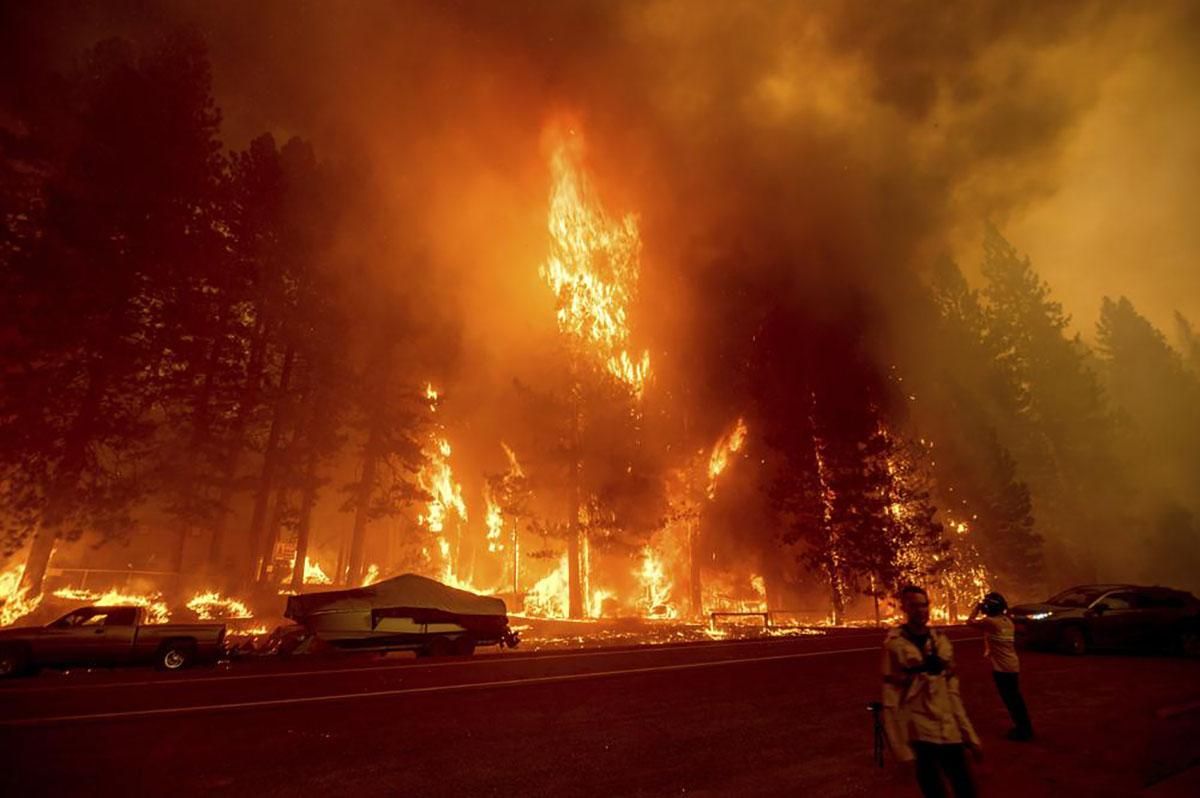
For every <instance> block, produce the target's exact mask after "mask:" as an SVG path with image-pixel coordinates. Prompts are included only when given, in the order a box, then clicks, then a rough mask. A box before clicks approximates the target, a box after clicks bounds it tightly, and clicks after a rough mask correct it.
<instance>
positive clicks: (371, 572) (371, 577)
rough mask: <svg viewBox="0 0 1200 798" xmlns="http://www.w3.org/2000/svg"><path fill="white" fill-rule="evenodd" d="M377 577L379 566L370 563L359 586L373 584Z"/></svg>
mask: <svg viewBox="0 0 1200 798" xmlns="http://www.w3.org/2000/svg"><path fill="white" fill-rule="evenodd" d="M378 579H379V566H378V565H376V564H375V563H371V564H370V565H368V566H367V573H366V575H364V576H363V580H362V585H361V587H366V586H367V585H373V584H375V582H376V581H377V580H378Z"/></svg>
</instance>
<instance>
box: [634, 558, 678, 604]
mask: <svg viewBox="0 0 1200 798" xmlns="http://www.w3.org/2000/svg"><path fill="white" fill-rule="evenodd" d="M637 578H638V584H639V585H640V586H641V595H640V596H639V598H638V605H639V607H641V608H642V610H643V611H644V612H645V613H646V615H648V616H651V617H655V618H675V617H678V615H679V611H678V610H677V609H676V607H675V606H674V605H673V604H671V603H670V601H671V588H672V587H673V585H672V583H671V579H670V577H669V576H668V575H667V570H666V567H665V566H664V565H663V561H662V558H661V557H660V556H659V555H658V553H657V552H655V551H654V550H653V549H652V548H650V547H649V546H647V547H646V548H644V549H643V550H642V567H641V569H640V570H639V571H638V572H637Z"/></svg>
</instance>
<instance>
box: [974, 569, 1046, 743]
mask: <svg viewBox="0 0 1200 798" xmlns="http://www.w3.org/2000/svg"><path fill="white" fill-rule="evenodd" d="M1007 612H1008V602H1007V601H1006V600H1005V599H1004V596H1002V595H1000V594H999V593H988V594H987V595H986V596H984V597H983V601H981V602H979V604H978V605H977V606H976V607H975V609H974V610H972V611H971V617H969V618H967V623H968V624H969V625H971V626H974V627H975V628H976V629H979V630H980V631H982V632H983V645H984V654H985V655H986V656H987V657H988V659H990V660H991V661H992V679H994V680H995V682H996V690H997V691H998V692H999V693H1000V700H1001V701H1003V702H1004V706H1005V707H1006V708H1007V709H1008V714H1009V717H1011V718H1012V721H1013V728H1012V729H1010V730H1009V732H1008V734H1007V735H1005V736H1006V737H1008V739H1010V740H1016V741H1017V742H1025V741H1026V740H1032V739H1033V724H1032V723H1030V721H1029V709H1028V708H1027V707H1026V706H1025V698H1024V697H1023V696H1022V695H1021V686H1020V673H1021V661H1020V660H1019V659H1018V658H1017V647H1016V639H1015V637H1014V636H1013V622H1012V619H1011V618H1009V617H1008V615H1007ZM981 616H982V617H981Z"/></svg>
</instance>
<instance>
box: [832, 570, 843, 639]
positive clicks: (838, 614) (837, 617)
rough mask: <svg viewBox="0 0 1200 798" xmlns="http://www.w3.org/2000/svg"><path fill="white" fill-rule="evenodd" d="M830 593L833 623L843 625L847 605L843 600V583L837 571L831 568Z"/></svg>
mask: <svg viewBox="0 0 1200 798" xmlns="http://www.w3.org/2000/svg"><path fill="white" fill-rule="evenodd" d="M829 595H830V599H831V602H830V603H831V604H832V606H833V625H834V626H841V625H842V618H843V616H844V615H845V613H846V606H845V604H844V603H843V602H842V585H841V580H840V579H838V575H837V571H835V570H831V571H830V573H829Z"/></svg>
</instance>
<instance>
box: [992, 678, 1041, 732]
mask: <svg viewBox="0 0 1200 798" xmlns="http://www.w3.org/2000/svg"><path fill="white" fill-rule="evenodd" d="M992 678H993V679H995V680H996V689H997V690H999V691H1000V698H1001V700H1003V701H1004V706H1006V707H1008V714H1009V717H1011V718H1012V721H1013V725H1014V726H1016V727H1017V731H1018V732H1019V733H1021V734H1033V725H1032V724H1031V723H1030V722H1029V710H1028V709H1026V707H1025V699H1024V698H1023V697H1022V696H1021V685H1020V674H1019V673H1006V672H1005V671H992Z"/></svg>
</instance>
